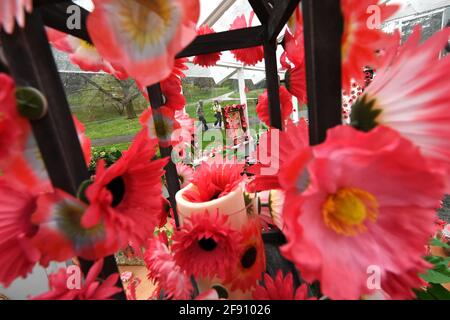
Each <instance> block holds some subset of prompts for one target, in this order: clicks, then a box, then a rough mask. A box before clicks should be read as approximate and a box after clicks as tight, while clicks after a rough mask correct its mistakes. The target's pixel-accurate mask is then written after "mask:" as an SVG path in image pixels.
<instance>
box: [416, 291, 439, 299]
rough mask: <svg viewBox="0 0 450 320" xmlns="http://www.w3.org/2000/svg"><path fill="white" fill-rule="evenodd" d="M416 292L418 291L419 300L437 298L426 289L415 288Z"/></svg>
mask: <svg viewBox="0 0 450 320" xmlns="http://www.w3.org/2000/svg"><path fill="white" fill-rule="evenodd" d="M414 292H415V293H416V297H417V299H418V300H435V298H434V297H433V296H432V295H431V294H430V293H428V291H426V290H416V289H414Z"/></svg>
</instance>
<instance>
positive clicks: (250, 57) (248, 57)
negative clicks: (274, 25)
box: [230, 11, 264, 66]
mask: <svg viewBox="0 0 450 320" xmlns="http://www.w3.org/2000/svg"><path fill="white" fill-rule="evenodd" d="M254 16H255V13H254V12H253V11H252V12H251V13H250V19H249V23H248V25H247V21H246V19H245V15H241V16H238V17H236V19H235V20H234V22H233V23H232V24H231V26H230V30H236V29H244V28H247V27H251V26H252V20H253V17H254ZM230 52H231V53H232V54H233V55H234V57H235V59H236V60H237V61H239V62H242V63H243V64H244V65H246V66H253V65H255V64H257V63H258V62H260V61H262V60H263V59H264V49H263V47H262V46H257V47H252V48H245V49H236V50H231V51H230Z"/></svg>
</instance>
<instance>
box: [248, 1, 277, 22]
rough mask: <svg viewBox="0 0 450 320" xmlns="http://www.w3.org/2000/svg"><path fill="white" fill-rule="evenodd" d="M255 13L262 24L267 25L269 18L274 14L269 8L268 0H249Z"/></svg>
mask: <svg viewBox="0 0 450 320" xmlns="http://www.w3.org/2000/svg"><path fill="white" fill-rule="evenodd" d="M248 2H249V3H250V5H251V6H252V9H253V11H255V14H256V16H257V17H258V19H259V21H261V23H262V24H266V23H267V22H268V21H269V16H270V14H271V13H272V8H271V7H270V6H269V3H268V2H267V0H248Z"/></svg>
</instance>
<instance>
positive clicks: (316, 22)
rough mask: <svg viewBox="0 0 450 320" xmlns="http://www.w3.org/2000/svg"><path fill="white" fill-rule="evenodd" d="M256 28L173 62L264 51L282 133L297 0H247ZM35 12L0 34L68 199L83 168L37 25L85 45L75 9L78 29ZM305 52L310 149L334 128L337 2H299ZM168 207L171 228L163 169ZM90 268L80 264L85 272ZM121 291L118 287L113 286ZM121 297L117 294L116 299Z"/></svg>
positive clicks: (204, 44) (52, 10) (57, 9)
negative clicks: (284, 61)
mask: <svg viewBox="0 0 450 320" xmlns="http://www.w3.org/2000/svg"><path fill="white" fill-rule="evenodd" d="M249 2H250V4H251V6H252V7H253V9H254V11H255V13H256V15H257V16H258V18H259V20H260V21H261V22H262V25H261V26H258V27H250V28H246V29H240V30H233V31H226V32H218V33H216V34H211V35H203V36H198V37H197V38H196V39H195V40H194V41H193V42H192V43H191V44H190V45H189V46H188V47H186V48H185V49H184V50H183V51H181V52H180V53H179V54H178V55H177V57H178V58H181V57H188V56H193V55H197V54H205V53H213V52H220V51H225V50H232V49H241V48H247V47H254V46H258V45H263V47H264V57H265V66H266V82H267V89H268V96H269V110H270V119H271V125H272V126H273V127H275V128H279V129H282V121H281V113H280V97H279V83H280V82H279V78H278V67H277V66H278V65H277V59H276V49H277V46H278V43H277V36H278V35H279V33H280V32H281V30H282V28H283V26H284V25H285V24H286V22H287V20H288V19H289V17H290V16H291V15H292V13H293V12H294V10H295V8H296V7H297V6H298V4H299V3H300V0H277V1H269V0H249ZM34 5H35V10H34V11H33V13H32V14H31V15H28V16H27V24H26V27H25V29H23V30H22V29H20V28H16V31H15V32H14V33H13V34H12V35H7V34H5V33H1V41H2V43H3V47H4V53H5V56H6V58H7V61H8V68H9V72H10V73H11V75H12V76H13V77H14V78H15V79H16V81H17V83H18V84H19V85H30V86H33V87H36V88H38V89H39V90H41V91H42V92H43V93H44V95H45V96H46V97H47V99H48V102H49V112H48V114H47V115H46V116H45V117H44V118H43V119H41V120H38V121H32V122H31V124H32V128H33V132H34V135H35V137H36V140H37V143H38V146H39V148H40V150H41V153H42V155H43V159H44V163H45V165H46V168H47V171H48V174H49V176H50V179H51V181H52V183H53V185H54V186H55V187H58V188H61V189H63V190H65V191H67V192H69V193H71V194H73V195H75V194H76V191H77V188H78V186H79V185H80V183H81V182H82V181H83V180H85V179H86V178H87V170H86V165H85V163H84V159H83V156H82V151H81V147H80V144H79V141H78V137H77V135H76V131H75V127H74V124H73V121H72V117H71V114H70V109H69V105H68V102H67V99H66V97H65V94H64V90H63V87H62V84H61V81H60V78H59V75H58V72H57V69H56V65H55V62H54V59H53V57H52V54H51V50H50V47H49V44H48V41H47V38H46V35H45V32H44V25H45V26H49V27H52V28H55V29H57V30H60V31H62V32H65V33H68V34H71V35H73V36H76V37H79V38H80V39H83V40H85V41H88V42H91V39H90V37H89V34H88V31H87V28H86V18H87V16H88V14H89V13H88V12H87V11H85V10H84V9H81V8H80V9H81V12H82V28H81V29H80V30H69V29H67V27H66V19H67V14H66V9H67V7H68V6H69V5H73V3H72V2H70V1H67V0H65V1H61V0H35V1H34ZM302 6H303V12H304V30H305V54H306V72H307V91H308V101H309V102H308V112H309V123H310V125H309V130H310V137H311V138H310V139H311V144H317V143H320V142H322V141H323V140H324V139H325V135H326V130H327V129H328V128H330V127H333V126H335V125H337V124H340V123H341V108H340V107H341V67H340V65H341V57H340V52H341V51H340V41H341V36H342V15H341V12H340V1H339V0H303V2H302ZM148 94H149V97H150V103H151V107H152V108H153V109H158V108H159V107H160V106H162V104H163V97H162V93H161V88H160V86H159V84H155V85H153V86H150V87H148ZM160 151H161V156H170V154H171V151H172V149H171V148H166V147H160ZM165 169H166V181H167V183H168V189H169V195H170V202H171V204H172V206H173V209H174V215H175V221H176V223H177V225H178V224H179V222H178V215H177V211H176V203H175V193H176V192H177V191H178V190H179V188H180V184H179V181H178V175H177V171H176V167H175V164H174V163H173V162H171V161H170V162H169V163H168V164H167V166H166V168H165ZM273 237H275V238H277V239H279V238H280V237H281V238H282V235H281V234H278V235H274V234H269V235H267V239H269V240H270V239H272V238H273ZM90 265H91V263H90V262H83V263H82V268H83V271H84V272H87V270H88V269H89V267H90ZM117 271H118V269H117V266H116V264H115V260H114V257H113V256H111V257H107V258H106V263H105V266H104V269H103V271H102V275H101V276H102V277H106V276H107V275H109V274H111V273H114V272H117ZM119 285H121V283H119ZM115 298H117V299H125V294H124V292H122V293H120V294H118V295H116V297H115Z"/></svg>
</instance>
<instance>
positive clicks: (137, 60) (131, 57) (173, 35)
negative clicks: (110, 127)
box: [87, 0, 200, 86]
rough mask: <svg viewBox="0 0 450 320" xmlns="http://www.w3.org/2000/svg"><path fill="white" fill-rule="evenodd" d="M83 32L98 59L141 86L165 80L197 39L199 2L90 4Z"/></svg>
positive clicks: (133, 0) (163, 0)
mask: <svg viewBox="0 0 450 320" xmlns="http://www.w3.org/2000/svg"><path fill="white" fill-rule="evenodd" d="M93 2H94V6H95V9H94V11H93V12H92V13H91V14H90V15H89V17H88V21H87V28H88V31H89V35H90V36H91V38H92V41H93V43H94V45H95V47H96V48H97V50H98V52H99V53H100V55H101V56H102V57H103V58H104V59H106V60H107V61H110V62H111V63H113V64H117V65H119V66H121V67H122V68H123V69H124V70H125V71H126V73H127V74H129V75H130V77H132V78H133V79H136V80H137V81H138V82H139V83H140V84H142V85H143V86H149V85H152V84H154V83H157V82H160V81H161V80H163V79H166V78H167V77H168V76H169V75H170V73H171V72H172V68H173V66H174V61H175V55H176V54H177V53H178V52H180V51H181V50H182V49H183V48H185V47H186V46H187V45H188V44H189V43H190V42H191V41H192V40H194V38H195V36H196V32H195V27H196V24H197V20H198V18H199V14H200V4H199V1H198V0H187V1H181V0H158V1H156V2H147V1H139V0H131V1H113V0H106V1H103V0H102V1H100V0H94V1H93Z"/></svg>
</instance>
